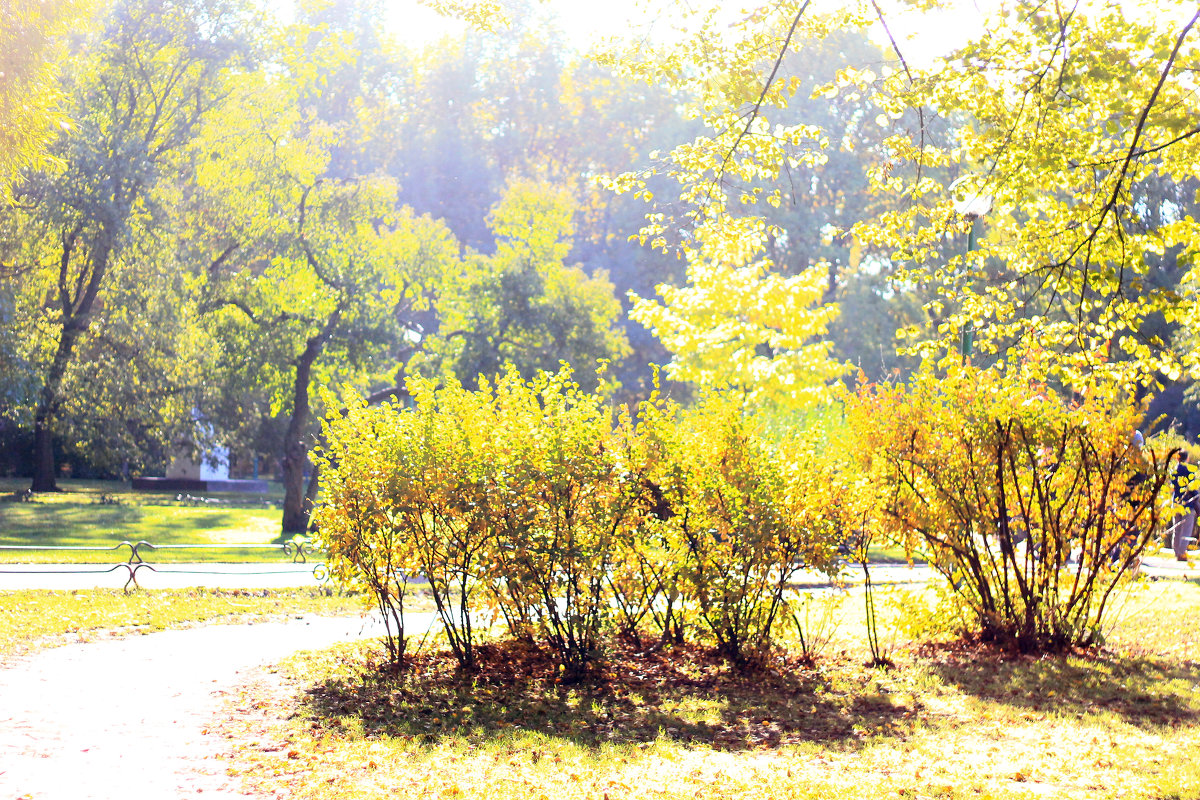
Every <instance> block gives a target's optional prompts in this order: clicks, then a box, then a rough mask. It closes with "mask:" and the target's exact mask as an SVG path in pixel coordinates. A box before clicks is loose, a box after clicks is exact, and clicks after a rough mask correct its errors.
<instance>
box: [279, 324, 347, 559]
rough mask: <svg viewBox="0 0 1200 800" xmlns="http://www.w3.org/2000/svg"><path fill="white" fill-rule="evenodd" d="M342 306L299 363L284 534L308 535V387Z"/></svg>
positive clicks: (288, 444)
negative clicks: (316, 362)
mask: <svg viewBox="0 0 1200 800" xmlns="http://www.w3.org/2000/svg"><path fill="white" fill-rule="evenodd" d="M342 310H343V309H342V306H341V305H339V306H338V307H337V308H336V309H334V311H333V313H332V314H330V316H329V319H328V320H326V321H325V326H324V327H323V328H322V329H321V331H320V332H319V333H317V334H316V335H315V336H312V337H311V338H310V339H309V340H308V342H307V343H305V346H304V352H303V353H301V354H300V357H299V358H297V359H296V383H295V386H294V389H293V393H292V418H291V419H290V420H289V421H288V429H287V438H286V439H285V440H284V445H283V534H284V535H285V536H288V535H293V536H294V535H295V534H298V533H305V532H307V531H308V516H309V513H310V512H311V511H312V507H311V506H310V505H309V503H307V502H306V496H305V491H304V489H305V487H304V470H305V468H306V467H308V466H309V463H308V438H307V437H308V423H309V418H310V417H311V416H312V410H311V407H310V405H309V401H308V385H309V383H310V382H311V381H312V365H313V362H315V361H316V360H317V356H319V355H321V351H322V350H323V349H324V348H325V343H326V342H327V341H329V337H330V336H332V335H333V332H334V331H335V330H336V329H337V326H338V323H339V322H340V321H341V319H342Z"/></svg>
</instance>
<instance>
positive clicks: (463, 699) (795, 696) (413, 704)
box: [301, 641, 918, 751]
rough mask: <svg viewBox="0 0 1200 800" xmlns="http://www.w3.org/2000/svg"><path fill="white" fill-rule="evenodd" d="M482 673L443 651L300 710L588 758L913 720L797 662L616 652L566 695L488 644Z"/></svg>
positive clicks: (554, 680) (337, 725) (327, 688)
mask: <svg viewBox="0 0 1200 800" xmlns="http://www.w3.org/2000/svg"><path fill="white" fill-rule="evenodd" d="M479 662H480V668H479V670H478V671H477V672H476V673H475V674H473V675H464V674H461V673H460V672H458V671H457V670H456V668H455V662H454V660H453V658H451V657H450V655H449V654H448V653H445V652H442V653H434V654H422V655H418V656H416V657H413V658H412V659H411V660H410V661H409V664H408V668H407V670H406V672H405V673H403V674H401V675H396V674H395V673H394V672H392V671H390V670H389V669H386V668H381V667H380V666H379V665H377V664H376V665H370V664H358V665H354V666H351V668H350V669H349V670H342V671H339V673H338V674H336V675H333V676H328V675H327V676H326V677H325V678H324V679H323V680H321V681H319V682H318V683H316V684H315V685H313V686H311V687H310V688H309V689H308V690H307V692H306V693H305V694H304V695H303V697H302V698H301V702H302V705H303V706H304V707H305V710H306V711H307V714H308V716H309V717H311V719H312V723H313V725H314V726H315V727H318V728H325V729H329V730H338V729H343V728H351V729H358V730H361V732H362V734H364V735H366V736H369V737H393V738H404V739H416V740H419V741H424V742H427V743H429V744H433V743H436V742H437V741H439V740H442V739H448V738H454V739H461V740H466V741H469V742H473V743H477V744H484V743H486V742H487V741H489V740H499V739H503V738H504V737H506V736H508V735H510V734H511V733H512V732H514V731H517V730H519V731H524V732H532V733H537V734H541V735H543V736H545V737H548V738H550V739H559V740H563V741H564V742H569V743H571V744H574V745H576V746H578V747H581V748H584V749H589V750H595V749H598V748H600V747H602V746H605V745H611V744H617V745H619V744H640V743H647V742H651V741H654V740H656V739H658V738H660V737H666V738H669V739H671V740H674V741H677V742H680V743H683V744H687V745H696V746H707V747H711V748H713V749H716V750H725V751H741V750H749V749H759V750H761V749H774V748H779V747H784V746H788V745H795V744H802V743H806V742H808V743H834V742H846V743H856V742H858V741H861V740H862V738H863V737H864V736H866V735H868V734H871V733H888V734H890V735H904V732H905V731H906V730H911V729H912V728H913V726H914V725H916V724H917V719H918V715H917V713H916V709H914V708H911V707H909V706H907V705H905V704H904V703H903V702H901V701H900V700H898V699H896V698H895V697H894V696H892V695H889V694H871V693H864V691H863V690H862V687H861V685H859V684H857V683H856V684H855V685H854V687H853V688H849V687H846V688H843V687H840V686H838V685H835V684H834V683H832V682H831V681H830V680H829V679H828V678H827V677H826V676H825V674H824V673H822V672H821V671H818V670H815V669H812V668H810V667H806V666H804V665H803V664H802V663H800V662H799V661H798V660H796V659H790V658H783V657H779V658H777V659H776V660H775V661H773V662H772V663H770V664H768V665H766V666H763V667H760V668H758V669H756V670H755V671H754V672H750V673H738V672H735V671H732V670H730V669H729V668H728V667H727V665H726V664H725V663H724V662H723V661H722V660H721V659H720V658H719V657H718V656H717V655H716V654H715V652H714V651H712V650H711V649H710V648H706V647H698V646H679V647H674V648H670V649H668V650H662V651H646V650H640V649H638V648H635V647H633V646H629V645H616V646H614V648H613V650H612V651H611V652H610V653H609V654H608V660H607V662H606V664H605V665H604V667H603V668H602V670H601V671H600V672H599V673H598V674H596V675H595V676H594V677H593V678H592V679H591V680H588V681H585V682H581V683H576V684H572V685H568V684H565V683H563V682H561V681H560V680H559V678H558V675H559V673H558V671H557V669H556V667H555V665H554V663H553V662H552V661H551V660H550V659H549V658H548V657H547V656H546V655H545V654H544V653H542V652H539V651H538V650H537V649H536V648H534V647H532V646H529V645H526V644H523V643H520V642H515V641H503V642H496V643H489V644H486V645H483V646H481V647H480V651H479Z"/></svg>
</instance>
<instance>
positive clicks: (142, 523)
mask: <svg viewBox="0 0 1200 800" xmlns="http://www.w3.org/2000/svg"><path fill="white" fill-rule="evenodd" d="M27 485H28V482H27V481H24V480H16V479H4V480H0V545H33V546H39V547H94V548H112V547H114V546H115V545H117V544H119V543H120V542H122V541H129V542H138V541H147V542H150V543H152V544H156V545H159V544H163V545H179V544H205V545H221V548H220V549H216V548H207V549H203V550H165V551H159V552H155V553H153V555H152V556H150V557H149V558H147V559H146V560H148V561H152V562H178V561H225V562H240V561H280V560H283V558H284V557H283V555H282V553H280V552H279V551H277V550H255V549H247V548H246V547H245V546H246V545H266V544H271V543H273V542H277V541H278V537H279V524H280V515H281V512H280V511H279V510H278V508H277V507H276V503H277V501H278V497H277V496H274V495H267V496H264V495H254V494H228V493H226V494H222V493H213V494H210V495H205V498H206V499H207V500H210V501H213V502H207V503H202V504H201V503H198V502H197V501H195V500H187V499H183V500H177V499H176V494H175V493H151V492H133V491H130V490H129V488H128V485H127V484H124V483H119V482H105V481H61V482H60V485H61V486H62V487H63V491H62V492H58V493H53V494H38V495H35V496H34V497H33V499H32V500H29V501H22V500H18V497H19V493H20V492H23V491H24V490H25V488H27ZM128 554H129V548H121V549H120V550H118V551H113V550H111V549H107V550H105V551H103V552H88V551H66V552H64V551H42V552H20V551H4V550H0V562H6V563H15V562H22V563H46V562H57V561H70V562H85V563H111V562H114V561H124V560H125V559H126V558H127V557H128Z"/></svg>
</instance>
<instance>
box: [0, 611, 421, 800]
mask: <svg viewBox="0 0 1200 800" xmlns="http://www.w3.org/2000/svg"><path fill="white" fill-rule="evenodd" d="M432 620H433V615H432V614H411V615H409V619H408V623H409V627H410V629H414V628H420V629H424V628H427V627H428V626H429V625H430V624H432ZM380 633H381V631H380V630H379V629H378V628H377V627H376V626H375V625H374V624H373V623H371V622H369V621H367V620H363V619H350V618H322V617H304V618H300V619H296V620H293V621H291V622H287V623H263V624H257V625H213V626H209V627H205V628H194V629H190V630H178V631H166V632H163V633H154V634H148V635H144V636H128V637H125V638H122V639H114V640H111V641H99V642H89V643H86V644H77V645H68V646H65V647H56V648H52V649H49V650H43V651H41V652H38V653H35V654H33V655H31V656H27V657H24V658H21V659H18V660H16V661H15V662H14V663H12V664H11V665H9V666H7V667H6V668H4V669H0V800H14V798H37V800H116V798H122V799H124V798H155V799H159V798H161V799H162V800H167V799H168V798H180V797H186V798H196V797H203V798H210V797H216V798H234V797H239V798H240V797H243V795H242V794H241V793H240V792H239V791H238V789H237V787H236V785H235V783H234V782H233V781H231V780H230V779H229V778H228V777H227V775H226V767H225V763H224V761H223V759H222V753H223V752H224V751H225V750H226V749H227V747H228V745H227V743H226V742H225V740H223V739H222V738H220V737H219V736H217V735H216V734H213V735H209V733H208V730H209V727H210V726H211V725H214V723H215V722H216V721H217V715H218V714H220V712H221V711H222V707H223V704H224V702H225V697H226V696H227V695H228V694H229V693H231V692H233V691H234V690H235V689H236V688H237V687H239V686H242V685H245V684H246V683H248V682H252V681H254V680H262V679H264V678H265V679H268V680H269V679H270V678H271V677H272V676H270V675H269V674H268V673H266V672H265V671H264V670H262V666H263V665H265V664H269V663H271V662H275V661H278V660H280V659H282V658H286V657H287V656H289V655H291V654H292V653H294V652H296V651H298V650H306V649H315V648H320V647H327V646H329V645H331V644H334V643H336V642H339V641H346V640H349V639H354V638H358V637H362V636H378V635H380Z"/></svg>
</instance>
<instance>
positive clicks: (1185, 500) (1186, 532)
mask: <svg viewBox="0 0 1200 800" xmlns="http://www.w3.org/2000/svg"><path fill="white" fill-rule="evenodd" d="M1188 461H1189V458H1188V452H1187V450H1181V451H1179V463H1178V464H1176V465H1175V475H1174V476H1173V477H1172V478H1171V499H1172V500H1174V501H1175V503H1176V504H1177V505H1180V506H1183V509H1182V510H1181V511H1180V512H1179V513H1178V516H1176V517H1175V522H1174V524H1173V525H1172V526H1171V549H1172V550H1174V551H1175V560H1176V561H1187V560H1188V557H1187V548H1188V543H1189V542H1191V540H1192V535H1193V532H1194V531H1195V529H1196V497H1197V493H1196V490H1195V489H1193V488H1192V478H1193V473H1194V470H1193V467H1192V465H1191V464H1189V463H1188Z"/></svg>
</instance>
